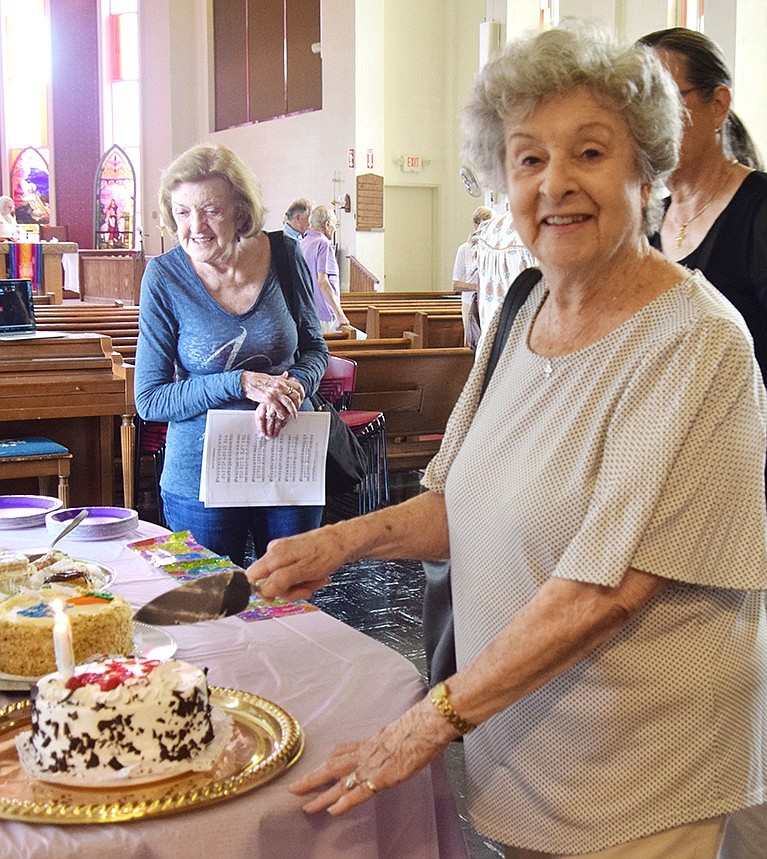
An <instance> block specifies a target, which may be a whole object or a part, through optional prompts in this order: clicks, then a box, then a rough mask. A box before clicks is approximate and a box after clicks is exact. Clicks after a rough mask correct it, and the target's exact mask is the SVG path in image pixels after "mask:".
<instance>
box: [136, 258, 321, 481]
mask: <svg viewBox="0 0 767 859" xmlns="http://www.w3.org/2000/svg"><path fill="white" fill-rule="evenodd" d="M285 246H286V250H287V253H288V260H289V263H290V269H291V272H292V274H293V277H292V280H293V283H292V284H286V285H285V289H286V290H291V289H292V290H293V308H294V313H295V319H294V316H293V315H292V314H291V311H290V308H289V307H288V305H287V303H286V300H285V295H284V293H283V290H282V288H281V286H280V282H279V280H278V278H277V274H276V270H275V267H274V263H272V266H271V267H270V270H269V273H268V275H267V277H266V279H265V281H264V285H263V287H262V288H261V290H260V292H259V294H258V297H257V298H256V301H255V303H254V304H253V306H252V307H251V308H250V309H249V310H247V311H246V312H245V313H242V314H234V313H229V312H228V311H226V310H224V308H223V307H221V306H220V305H219V304H218V302H216V301H215V299H213V297H212V296H211V295H210V294H209V293H208V292H207V291H206V289H205V287H204V286H203V284H202V282H201V281H200V279H199V277H198V276H197V274H196V273H195V271H194V269H193V268H192V265H191V263H190V261H189V258H188V257H187V255H186V253H185V252H184V250H183V249H182V248H181V247H176V248H174V249H173V250H171V251H168V252H167V253H165V254H162V256H159V257H155V258H153V259H151V260H150V261H149V263H148V264H147V267H146V271H145V272H144V277H143V280H142V282H141V299H140V307H141V311H140V314H139V339H138V346H137V348H136V373H135V384H134V389H135V397H136V408H137V411H138V413H139V415H140V416H141V417H142V418H144V419H145V420H149V421H163V422H167V423H168V425H169V426H168V436H167V441H166V452H165V462H164V465H163V472H162V479H161V484H162V488H163V489H164V490H166V491H168V492H172V493H174V494H176V495H183V496H187V497H193V498H197V497H198V495H199V489H200V474H201V469H202V448H203V441H204V437H205V422H206V415H207V411H208V409H255V408H256V406H257V403H255V402H253V401H252V400H248V399H247V398H245V397H244V396H243V392H242V384H241V377H242V372H243V370H252V371H254V372H258V373H269V374H271V375H280V374H281V373H283V372H284V371H285V370H287V371H288V373H289V374H290V375H291V376H293V377H294V378H296V379H297V380H298V381H300V382H301V384H302V385H303V386H304V390H305V391H306V395H307V399H306V400H305V401H304V404H303V406H302V408H306V409H311V404H310V402H309V400H308V397H309V395H310V394H312V393H314V392H315V391H316V390H317V387H318V385H319V382H320V379H321V378H322V375H323V373H324V372H325V368H326V367H327V362H328V349H327V346H326V345H325V341H324V339H323V337H322V333H321V331H320V327H319V322H318V321H317V313H316V310H315V307H314V301H313V298H312V282H311V276H310V274H309V271H308V269H307V267H306V262H305V261H304V259H303V257H302V256H301V255H300V252H297V250H296V245H295V243H294V242H285ZM297 354H298V355H299V356H300V357H298V358H296V355H297Z"/></svg>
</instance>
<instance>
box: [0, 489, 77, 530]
mask: <svg viewBox="0 0 767 859" xmlns="http://www.w3.org/2000/svg"><path fill="white" fill-rule="evenodd" d="M62 506H63V504H62V502H61V500H60V499H58V498H52V497H51V496H49V495H0V528H31V527H33V526H34V525H42V524H43V523H44V522H45V517H46V515H47V514H48V513H53V512H55V511H56V510H60V509H61V507H62Z"/></svg>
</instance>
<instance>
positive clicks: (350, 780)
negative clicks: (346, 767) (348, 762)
mask: <svg viewBox="0 0 767 859" xmlns="http://www.w3.org/2000/svg"><path fill="white" fill-rule="evenodd" d="M359 783H360V780H359V779H358V778H357V771H356V770H352V771H351V772H350V773H349V775H348V776H346V778H345V779H344V788H345V789H346V790H353V789H354V788H355V787H357V785H358V784H359Z"/></svg>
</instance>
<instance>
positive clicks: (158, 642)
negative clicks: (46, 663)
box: [0, 623, 178, 692]
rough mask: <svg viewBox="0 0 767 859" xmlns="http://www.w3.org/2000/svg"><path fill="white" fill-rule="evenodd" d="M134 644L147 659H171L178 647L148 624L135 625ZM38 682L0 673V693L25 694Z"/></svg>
mask: <svg viewBox="0 0 767 859" xmlns="http://www.w3.org/2000/svg"><path fill="white" fill-rule="evenodd" d="M133 643H134V645H135V648H136V653H137V654H138V655H139V656H143V657H144V658H145V659H160V660H164V659H170V658H171V657H172V656H173V654H174V653H175V652H176V648H177V647H178V643H177V641H176V639H175V638H173V636H172V635H171V634H170V633H169V632H166V631H165V630H164V629H160V628H159V627H157V626H150V625H149V624H148V623H134V624H133ZM37 680H39V678H38V677H21V676H19V675H18V674H3V673H2V672H0V692H23V691H26V690H28V689H29V687H30V686H31V685H32V684H33V683H35V682H37Z"/></svg>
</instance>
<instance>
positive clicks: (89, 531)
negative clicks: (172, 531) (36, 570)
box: [45, 507, 138, 540]
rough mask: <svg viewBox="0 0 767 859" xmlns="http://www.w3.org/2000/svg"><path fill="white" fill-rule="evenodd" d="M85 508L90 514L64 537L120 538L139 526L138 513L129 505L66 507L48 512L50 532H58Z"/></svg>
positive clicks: (74, 538)
mask: <svg viewBox="0 0 767 859" xmlns="http://www.w3.org/2000/svg"><path fill="white" fill-rule="evenodd" d="M83 509H85V510H87V511H88V515H87V516H86V517H85V519H83V521H82V522H81V523H80V524H79V525H78V526H77V527H76V528H75V529H74V531H72V532H71V534H68V535H67V536H66V537H63V538H62V539H64V540H67V539H72V540H118V539H119V538H120V537H124V536H125V535H126V534H130V533H131V531H135V530H136V528H137V527H138V513H137V512H136V511H135V510H130V509H128V508H127V507H86V508H83V507H66V508H64V509H63V510H55V511H53V512H51V513H48V514H46V516H45V527H46V528H47V529H48V533H49V534H52V535H54V536H55V535H56V534H58V533H59V531H61V530H63V528H64V527H65V526H66V525H68V524H69V522H70V520H72V519H74V518H75V516H77V514H78V513H79V512H80V511H81V510H83Z"/></svg>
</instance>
